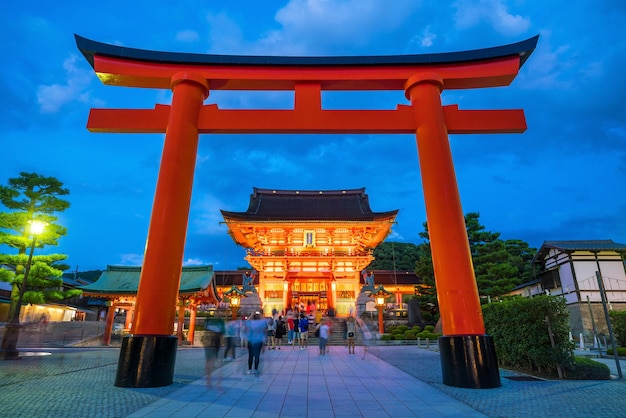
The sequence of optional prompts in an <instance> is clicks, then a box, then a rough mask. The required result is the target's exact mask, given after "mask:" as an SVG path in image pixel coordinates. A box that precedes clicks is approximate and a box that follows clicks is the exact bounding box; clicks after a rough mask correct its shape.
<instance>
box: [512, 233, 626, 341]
mask: <svg viewBox="0 0 626 418" xmlns="http://www.w3.org/2000/svg"><path fill="white" fill-rule="evenodd" d="M625 255H626V245H624V244H618V243H616V242H613V241H612V240H587V241H545V242H544V243H543V245H542V246H541V248H540V249H539V251H538V252H537V255H535V258H534V259H533V266H534V268H535V279H534V280H533V281H530V282H528V283H524V284H522V285H520V286H518V287H517V288H516V289H514V290H513V292H511V294H517V295H521V296H525V297H532V296H536V295H539V294H544V293H548V294H550V295H553V296H562V297H563V298H565V301H566V303H567V308H568V310H569V313H570V328H571V331H572V334H573V335H575V336H578V335H579V334H581V333H582V334H583V335H585V336H586V337H587V340H589V339H592V330H593V324H594V323H595V325H596V328H597V329H598V332H599V333H600V334H607V333H608V327H607V323H606V320H605V315H604V308H603V306H602V299H601V293H600V284H602V286H603V287H604V290H605V295H606V299H607V302H608V308H609V309H612V310H620V311H622V310H626V266H625V264H624V257H625ZM597 273H599V274H597ZM598 275H599V276H600V279H601V280H602V282H599V281H598Z"/></svg>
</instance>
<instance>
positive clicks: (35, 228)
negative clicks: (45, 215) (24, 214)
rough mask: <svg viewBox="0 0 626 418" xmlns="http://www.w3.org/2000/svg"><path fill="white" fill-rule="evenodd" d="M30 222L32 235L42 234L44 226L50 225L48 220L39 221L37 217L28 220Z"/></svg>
mask: <svg viewBox="0 0 626 418" xmlns="http://www.w3.org/2000/svg"><path fill="white" fill-rule="evenodd" d="M28 223H29V224H30V233H31V234H32V235H41V233H42V232H43V230H44V228H45V227H46V226H48V222H44V221H38V220H36V219H33V220H30V221H28Z"/></svg>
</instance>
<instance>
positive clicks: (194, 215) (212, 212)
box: [189, 193, 227, 236]
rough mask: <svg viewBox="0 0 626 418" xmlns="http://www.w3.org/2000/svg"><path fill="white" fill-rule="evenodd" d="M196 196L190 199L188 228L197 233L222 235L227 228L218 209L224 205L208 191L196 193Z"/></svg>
mask: <svg viewBox="0 0 626 418" xmlns="http://www.w3.org/2000/svg"><path fill="white" fill-rule="evenodd" d="M196 194H197V195H198V196H197V197H195V196H194V199H193V201H192V207H191V211H190V215H189V219H190V220H191V222H190V228H191V229H193V233H194V234H197V235H205V236H206V235H218V236H219V235H223V234H224V233H225V232H226V230H227V228H226V227H225V226H224V225H221V224H220V222H223V221H224V219H223V218H222V213H221V212H220V209H223V208H224V207H226V205H225V204H224V203H223V202H222V201H221V200H220V199H218V198H216V197H215V196H213V195H210V194H208V193H196Z"/></svg>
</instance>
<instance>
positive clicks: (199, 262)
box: [183, 258, 206, 266]
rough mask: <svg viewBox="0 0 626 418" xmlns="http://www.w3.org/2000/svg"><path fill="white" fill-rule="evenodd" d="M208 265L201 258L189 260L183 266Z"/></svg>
mask: <svg viewBox="0 0 626 418" xmlns="http://www.w3.org/2000/svg"><path fill="white" fill-rule="evenodd" d="M204 265H206V263H205V262H204V261H202V260H201V259H199V258H188V259H187V260H185V261H183V266H204Z"/></svg>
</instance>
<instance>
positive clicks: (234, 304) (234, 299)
mask: <svg viewBox="0 0 626 418" xmlns="http://www.w3.org/2000/svg"><path fill="white" fill-rule="evenodd" d="M239 302H240V299H239V296H236V295H233V296H231V297H230V310H231V313H232V315H233V319H237V309H238V308H239Z"/></svg>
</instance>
